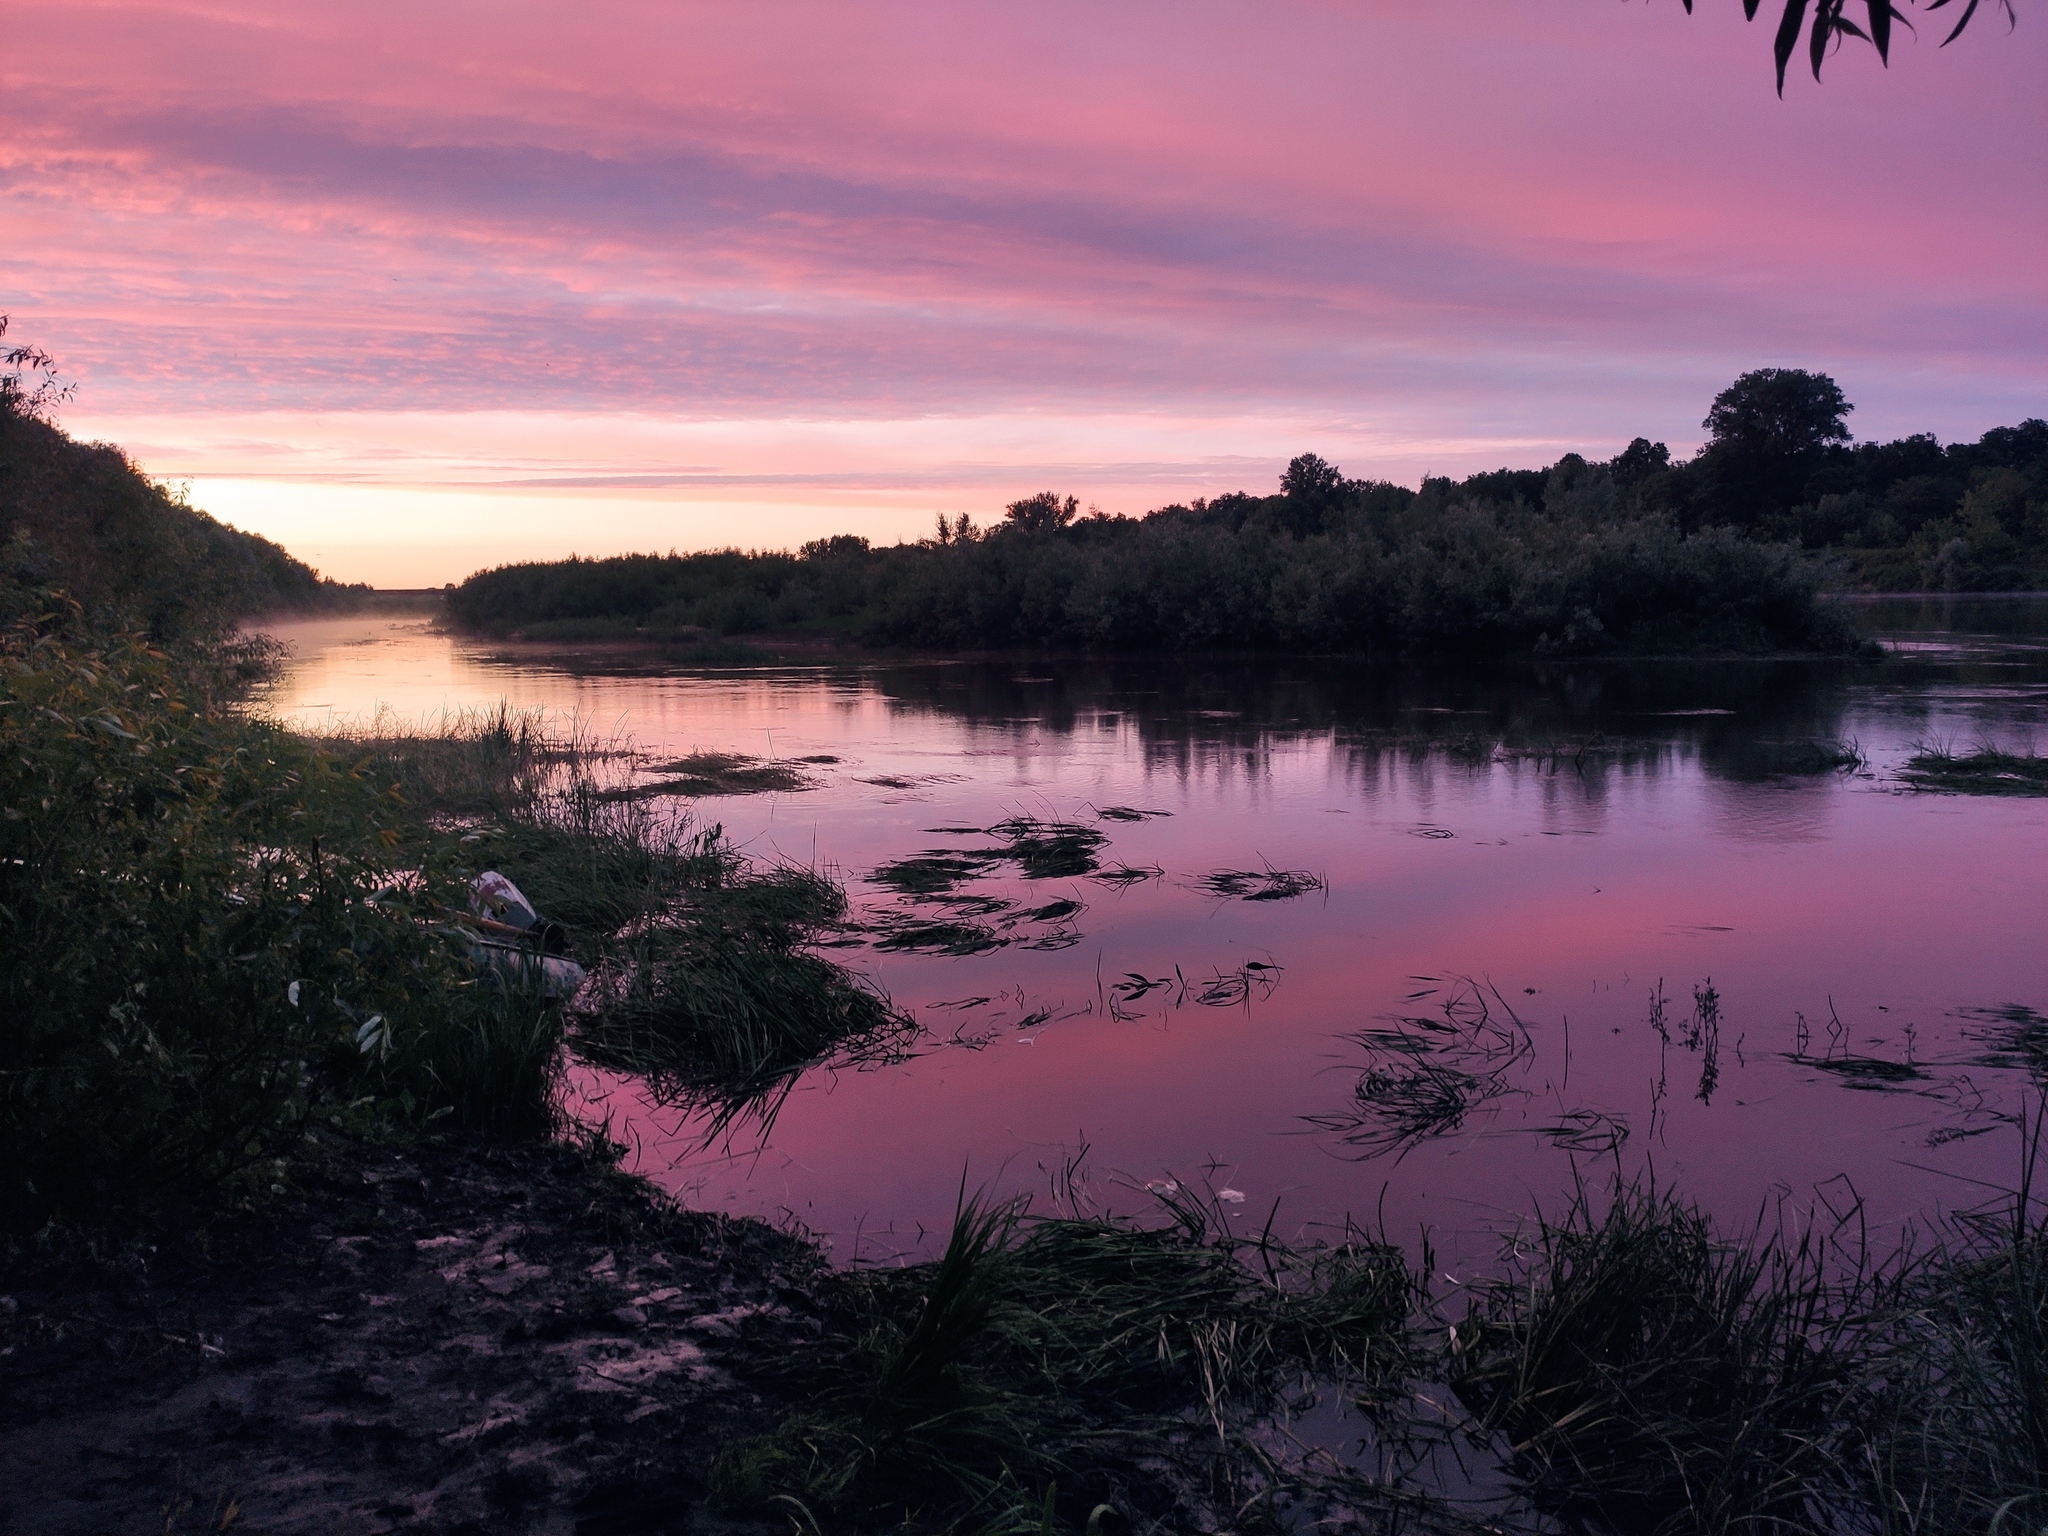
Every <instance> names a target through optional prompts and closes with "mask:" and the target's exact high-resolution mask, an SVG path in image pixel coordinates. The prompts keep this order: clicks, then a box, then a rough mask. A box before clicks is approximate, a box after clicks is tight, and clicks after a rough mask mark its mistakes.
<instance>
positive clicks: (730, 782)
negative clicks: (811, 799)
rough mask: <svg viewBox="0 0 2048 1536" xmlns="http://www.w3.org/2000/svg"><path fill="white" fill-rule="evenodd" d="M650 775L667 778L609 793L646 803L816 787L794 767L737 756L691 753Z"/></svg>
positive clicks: (729, 753)
mask: <svg viewBox="0 0 2048 1536" xmlns="http://www.w3.org/2000/svg"><path fill="white" fill-rule="evenodd" d="M652 771H653V772H655V773H660V774H667V775H668V777H667V778H663V779H656V780H653V781H651V782H648V783H643V784H632V785H622V786H620V787H619V788H617V789H615V790H612V791H610V793H611V794H613V795H616V796H617V797H619V798H620V799H633V800H649V799H658V798H659V797H661V796H663V795H690V796H702V795H761V794H768V793H771V792H775V791H785V792H786V791H791V790H802V789H816V788H817V787H818V786H817V783H816V781H815V780H813V779H812V778H811V776H810V775H809V774H807V773H805V772H804V771H803V770H802V769H801V768H799V767H798V766H797V765H796V764H794V763H785V762H773V761H769V760H767V759H764V758H758V757H746V756H743V755H741V754H739V753H736V752H692V753H691V754H690V755H689V756H687V757H679V758H677V759H676V760H675V761H674V762H670V763H661V764H658V765H657V766H656V767H655V768H654V769H653V770H652Z"/></svg>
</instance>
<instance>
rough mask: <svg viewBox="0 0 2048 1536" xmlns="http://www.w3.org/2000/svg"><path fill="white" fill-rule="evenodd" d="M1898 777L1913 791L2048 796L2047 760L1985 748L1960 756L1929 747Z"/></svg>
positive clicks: (1918, 754)
mask: <svg viewBox="0 0 2048 1536" xmlns="http://www.w3.org/2000/svg"><path fill="white" fill-rule="evenodd" d="M1899 777H1900V778H1901V779H1902V780H1904V781H1905V783H1906V784H1907V785H1909V786H1910V787H1912V788H1914V789H1928V790H1947V791H1949V792H1950V793H1953V794H1968V795H2048V757H2039V756H2036V755H2035V754H2033V753H2031V752H2029V753H2026V754H2024V755H2022V754H2020V753H2017V752H2002V751H1999V750H1998V749H1997V748H1995V747H1990V746H1982V747H1979V748H1978V749H1977V750H1976V751H1974V752H1964V753H1958V752H1955V751H1953V750H1951V749H1950V748H1948V747H1944V746H1938V745H1930V746H1927V747H1924V748H1922V749H1921V750H1920V751H1919V752H1917V753H1915V754H1914V755H1913V756H1912V757H1910V758H1908V759H1907V760H1906V765H1905V766H1904V767H1903V768H1901V769H1900V770H1899Z"/></svg>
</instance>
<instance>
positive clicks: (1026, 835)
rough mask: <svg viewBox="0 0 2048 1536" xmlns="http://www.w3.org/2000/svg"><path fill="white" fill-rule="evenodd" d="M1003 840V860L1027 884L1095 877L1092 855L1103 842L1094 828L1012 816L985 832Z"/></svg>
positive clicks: (1065, 822) (1078, 824)
mask: <svg viewBox="0 0 2048 1536" xmlns="http://www.w3.org/2000/svg"><path fill="white" fill-rule="evenodd" d="M988 835H989V836H990V837H994V838H999V839H1001V840H1002V843H1003V849H1002V856H1003V857H1004V858H1006V859H1008V860H1010V861H1011V862H1012V863H1014V864H1015V865H1016V866H1017V868H1018V871H1019V872H1020V873H1021V874H1022V875H1023V876H1024V878H1025V879H1026V880H1057V879H1063V878H1069V877H1072V876H1075V875H1092V874H1093V873H1095V862H1096V861H1095V854H1096V850H1097V849H1099V848H1100V847H1101V846H1102V845H1103V843H1104V841H1105V839H1104V837H1103V835H1102V834H1101V833H1100V832H1098V831H1097V830H1096V829H1095V828H1093V827H1084V826H1082V825H1081V824H1080V823H1078V822H1072V821H1040V820H1038V819H1037V818H1036V817H1032V816H1013V817H1011V818H1010V819H1009V820H1008V821H999V822H997V823H996V824H995V825H994V826H992V827H990V828H989V829H988Z"/></svg>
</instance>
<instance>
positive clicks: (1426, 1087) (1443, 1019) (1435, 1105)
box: [1302, 977, 1534, 1158]
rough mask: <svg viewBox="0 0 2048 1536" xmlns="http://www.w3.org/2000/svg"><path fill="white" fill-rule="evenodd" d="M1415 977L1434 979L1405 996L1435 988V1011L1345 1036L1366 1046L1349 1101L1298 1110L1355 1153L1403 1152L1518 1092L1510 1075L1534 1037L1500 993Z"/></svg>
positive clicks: (1525, 1056)
mask: <svg viewBox="0 0 2048 1536" xmlns="http://www.w3.org/2000/svg"><path fill="white" fill-rule="evenodd" d="M1415 979H1416V980H1419V981H1428V982H1430V983H1432V985H1431V986H1429V987H1427V988H1424V989H1422V990H1420V991H1418V992H1415V993H1412V994H1410V1000H1411V1001H1416V1000H1419V999H1421V998H1424V997H1432V996H1437V995H1439V994H1440V993H1441V994H1442V995H1443V1001H1442V1003H1441V1004H1440V1005H1439V1012H1440V1014H1441V1016H1440V1017H1434V1018H1432V1017H1428V1016H1414V1017H1403V1018H1396V1019H1394V1020H1392V1021H1391V1022H1392V1023H1393V1024H1395V1025H1396V1028H1394V1029H1366V1030H1360V1031H1358V1032H1356V1033H1354V1034H1351V1035H1348V1036H1346V1037H1345V1038H1346V1039H1348V1040H1349V1041H1350V1042H1351V1043H1352V1044H1354V1045H1357V1046H1360V1047H1362V1048H1363V1049H1364V1050H1365V1051H1366V1053H1367V1062H1366V1066H1365V1069H1364V1070H1363V1071H1362V1072H1361V1073H1360V1074H1359V1077H1358V1080H1357V1082H1356V1083H1355V1084H1353V1086H1352V1091H1351V1103H1350V1104H1349V1105H1347V1106H1346V1107H1345V1108H1344V1109H1342V1110H1337V1111H1333V1112H1331V1113H1328V1114H1320V1115H1305V1116H1303V1117H1302V1118H1303V1119H1304V1120H1305V1121H1306V1122H1307V1123H1308V1124H1310V1125H1312V1126H1314V1127H1316V1128H1317V1129H1318V1130H1322V1131H1328V1132H1331V1133H1332V1134H1333V1135H1335V1137H1336V1138H1337V1140H1338V1141H1339V1142H1340V1143H1341V1144H1342V1145H1344V1146H1346V1147H1351V1148H1354V1149H1356V1151H1357V1152H1358V1154H1359V1155H1360V1156H1361V1157H1366V1158H1373V1157H1382V1156H1385V1155H1387V1154H1388V1153H1393V1154H1395V1155H1396V1156H1397V1157H1405V1156H1406V1155H1407V1154H1408V1153H1409V1152H1411V1151H1413V1150H1414V1149H1415V1148H1416V1147H1417V1146H1419V1145H1420V1144H1421V1143H1422V1142H1424V1141H1427V1140H1429V1139H1430V1138H1432V1137H1436V1136H1445V1135H1449V1134H1451V1133H1453V1132H1455V1131H1459V1130H1462V1129H1463V1128H1464V1126H1465V1124H1466V1121H1467V1120H1468V1119H1469V1118H1470V1116H1471V1115H1472V1113H1473V1112H1474V1111H1475V1110H1477V1109H1480V1108H1481V1107H1483V1106H1485V1105H1488V1104H1491V1103H1493V1102H1494V1101H1496V1100H1498V1099H1502V1098H1505V1097H1508V1096H1509V1095H1515V1094H1521V1093H1523V1092H1524V1090H1523V1089H1521V1088H1519V1087H1517V1086H1516V1085H1515V1084H1514V1083H1513V1082H1512V1081H1511V1078H1512V1076H1513V1074H1514V1073H1515V1071H1516V1070H1517V1069H1518V1068H1522V1067H1524V1066H1526V1064H1527V1063H1528V1061H1529V1059H1530V1058H1531V1057H1532V1056H1533V1054H1534V1043H1533V1042H1532V1041H1531V1040H1530V1038H1529V1033H1528V1030H1527V1028H1526V1027H1525V1026H1524V1025H1523V1024H1522V1021H1521V1020H1520V1019H1519V1018H1517V1017H1516V1016H1515V1012H1514V1010H1513V1009H1512V1008H1510V1007H1509V1006H1508V1004H1507V1002H1506V1000H1505V999H1504V998H1502V997H1501V996H1500V994H1499V993H1498V992H1496V991H1493V989H1491V988H1486V989H1484V990H1482V989H1481V988H1480V986H1479V985H1478V984H1477V983H1475V982H1472V981H1470V980H1465V979H1458V980H1452V981H1446V980H1445V979H1443V978H1438V977H1417V978H1415ZM1489 992H1491V993H1492V996H1493V1003H1489V1002H1488V1001H1487V994H1488V993H1489ZM1496 1003H1497V1004H1498V1005H1499V1008H1500V1013H1499V1014H1498V1015H1497V1014H1496V1013H1495V1011H1494V1004H1496Z"/></svg>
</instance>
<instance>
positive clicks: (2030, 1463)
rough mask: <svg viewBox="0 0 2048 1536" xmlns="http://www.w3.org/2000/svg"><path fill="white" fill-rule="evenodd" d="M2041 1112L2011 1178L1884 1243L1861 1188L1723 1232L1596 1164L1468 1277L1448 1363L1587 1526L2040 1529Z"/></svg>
mask: <svg viewBox="0 0 2048 1536" xmlns="http://www.w3.org/2000/svg"><path fill="white" fill-rule="evenodd" d="M2024 1129H2025V1128H2024V1127H2023V1130H2024ZM2040 1134H2041V1133H2040V1122H2039V1120H2036V1121H2035V1122H2034V1124H2033V1126H2032V1128H2031V1130H2030V1131H2028V1132H2027V1144H2026V1156H2025V1158H2024V1162H2023V1168H2022V1174H2021V1178H2020V1181H2019V1184H2018V1186H2017V1188H2015V1189H2013V1190H2012V1191H2010V1192H2009V1193H2008V1194H2007V1195H2006V1196H2005V1197H2003V1198H2002V1199H2000V1200H1999V1201H1996V1202H1994V1203H1993V1204H1992V1205H1990V1206H1988V1207H1985V1208H1982V1209H1979V1210H1975V1211H1965V1212H1962V1213H1960V1214H1958V1215H1955V1216H1953V1217H1950V1218H1948V1219H1947V1220H1946V1221H1945V1222H1943V1223H1942V1224H1941V1225H1939V1226H1937V1227H1936V1228H1935V1229H1934V1230H1933V1232H1932V1233H1931V1235H1930V1236H1929V1238H1928V1240H1927V1241H1925V1242H1924V1243H1922V1244H1918V1245H1916V1243H1915V1241H1914V1239H1913V1237H1912V1234H1910V1233H1909V1234H1908V1238H1907V1241H1906V1242H1905V1243H1904V1244H1903V1245H1902V1246H1901V1247H1900V1248H1899V1249H1898V1250H1897V1251H1896V1252H1894V1253H1892V1254H1891V1255H1890V1256H1888V1257H1885V1258H1882V1259H1874V1258H1873V1257H1872V1255H1871V1253H1870V1250H1869V1248H1868V1247H1867V1245H1866V1243H1865V1240H1864V1238H1863V1235H1862V1222H1861V1209H1860V1207H1852V1208H1851V1209H1850V1210H1848V1211H1847V1212H1842V1213H1837V1214H1836V1215H1835V1218H1834V1221H1833V1224H1832V1226H1830V1225H1829V1224H1827V1223H1824V1222H1813V1221H1808V1222H1806V1223H1804V1224H1803V1226H1802V1227H1801V1229H1800V1230H1799V1231H1798V1232H1797V1233H1796V1234H1795V1233H1794V1232H1793V1231H1792V1230H1791V1224H1789V1223H1788V1224H1785V1225H1782V1226H1781V1228H1780V1230H1779V1231H1777V1232H1775V1233H1772V1232H1764V1231H1759V1232H1758V1233H1755V1234H1752V1235H1751V1237H1750V1238H1748V1239H1747V1240H1736V1241H1729V1240H1725V1239H1723V1238H1722V1237H1720V1236H1719V1235H1718V1234H1717V1233H1716V1232H1715V1231H1714V1229H1713V1227H1712V1225H1711V1224H1710V1223H1709V1222H1708V1220H1707V1218H1706V1217H1705V1216H1704V1215H1703V1214H1701V1212H1700V1211H1699V1210H1698V1209H1697V1208H1695V1207H1693V1206H1691V1205H1689V1204H1687V1203H1685V1202H1683V1201H1681V1200H1679V1199H1677V1198H1675V1197H1674V1196H1672V1195H1671V1194H1669V1193H1668V1192H1662V1191H1659V1190H1657V1189H1656V1188H1655V1187H1654V1186H1653V1185H1651V1184H1649V1183H1648V1182H1646V1181H1628V1180H1618V1181H1617V1183H1616V1184H1615V1186H1614V1188H1613V1191H1612V1194H1611V1198H1610V1200H1609V1201H1608V1203H1607V1206H1606V1209H1605V1210H1604V1211H1600V1210H1596V1209H1595V1206H1594V1203H1593V1201H1592V1200H1591V1198H1590V1197H1589V1196H1588V1194H1587V1192H1586V1191H1585V1189H1584V1188H1583V1187H1582V1188H1581V1189H1580V1190H1579V1192H1578V1195H1577V1197H1576V1198H1575V1200H1574V1201H1573V1203H1572V1204H1571V1206H1570V1207H1569V1208H1568V1209H1567V1211H1566V1212H1565V1214H1564V1216H1563V1217H1562V1218H1561V1219H1555V1220H1539V1222H1538V1224H1537V1228H1536V1231H1535V1233H1534V1235H1533V1238H1532V1239H1531V1240H1529V1241H1525V1242H1517V1243H1516V1244H1514V1245H1513V1246H1511V1248H1510V1250H1509V1253H1508V1263H1507V1272H1506V1273H1505V1274H1504V1275H1502V1276H1501V1277H1500V1278H1498V1279H1495V1280H1493V1281H1491V1282H1486V1283H1482V1284H1481V1285H1480V1286H1479V1287H1477V1289H1476V1292H1475V1299H1474V1301H1473V1302H1472V1305H1471V1307H1470V1309H1469V1311H1468V1312H1467V1314H1466V1316H1465V1318H1464V1319H1463V1320H1462V1321H1461V1322H1460V1323H1459V1324H1458V1326H1457V1327H1456V1328H1455V1329H1453V1330H1451V1333H1450V1356H1449V1362H1448V1372H1449V1377H1450V1381H1451V1384H1452V1386H1453V1389H1454V1390H1455V1391H1456V1393H1457V1395H1458V1397H1459V1398H1460V1400H1461V1401H1462V1402H1463V1403H1464V1404H1465V1405H1466V1406H1467V1407H1468V1408H1469V1409H1470V1410H1471V1412H1472V1414H1473V1418H1474V1422H1473V1429H1474V1431H1475V1433H1476V1434H1477V1435H1478V1436H1479V1437H1480V1438H1481V1439H1483V1440H1485V1441H1486V1442H1488V1443H1489V1444H1491V1445H1492V1446H1494V1447H1495V1448H1496V1449H1498V1450H1499V1451H1500V1452H1501V1453H1502V1454H1503V1455H1504V1456H1505V1457H1506V1459H1507V1460H1508V1462H1509V1464H1510V1466H1511V1468H1512V1469H1513V1470H1514V1471H1515V1472H1516V1473H1517V1475H1518V1476H1519V1477H1520V1479H1521V1480H1522V1482H1523V1483H1524V1485H1525V1486H1526V1487H1527V1489H1528V1490H1529V1492H1530V1493H1531V1494H1532V1496H1533V1497H1534V1499H1535V1501H1536V1503H1537V1504H1538V1506H1539V1507H1540V1508H1542V1509H1543V1510H1545V1511H1546V1512H1548V1513H1551V1514H1553V1515H1556V1516H1559V1517H1561V1518H1563V1519H1564V1520H1566V1521H1567V1522H1568V1523H1569V1524H1571V1525H1572V1526H1573V1527H1574V1528H1586V1529H1591V1530H1600V1531H1628V1532H1643V1533H1646V1536H1667V1533H1668V1536H1680V1533H1684V1536H1693V1533H1708V1532H1713V1533H1723V1532H1759V1533H1761V1532H1778V1531H1791V1530H1798V1531H1809V1530H1811V1531H1835V1532H1873V1533H1880V1536H1922V1533H1925V1536H1932V1533H1936V1532H1939V1533H1942V1536H1961V1533H1975V1536H1994V1533H2005V1532H2019V1531H2033V1530H2038V1529H2040V1528H2041V1526H2042V1522H2043V1521H2044V1519H2048V1215H2044V1214H2043V1213H2042V1212H2041V1210H2040V1206H2039V1202H2038V1201H2037V1200H2036V1199H2035V1198H2034V1195H2033V1192H2032V1171H2033V1169H2034V1167H2035V1166H2036V1164H2037V1162H2038V1152H2039V1145H2040ZM1815 1214H1816V1215H1818V1214H1819V1213H1815Z"/></svg>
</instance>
